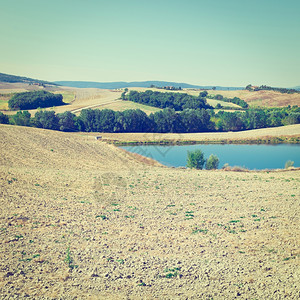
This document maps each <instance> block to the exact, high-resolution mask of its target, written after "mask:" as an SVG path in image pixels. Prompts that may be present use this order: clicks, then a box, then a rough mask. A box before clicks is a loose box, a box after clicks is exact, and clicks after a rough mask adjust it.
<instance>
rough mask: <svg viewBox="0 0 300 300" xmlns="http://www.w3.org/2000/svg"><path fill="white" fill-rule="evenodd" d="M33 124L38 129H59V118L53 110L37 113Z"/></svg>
mask: <svg viewBox="0 0 300 300" xmlns="http://www.w3.org/2000/svg"><path fill="white" fill-rule="evenodd" d="M33 123H34V125H35V126H36V127H39V128H44V129H52V130H57V129H58V118H57V116H56V115H55V112H54V111H53V110H51V111H49V110H44V111H43V110H41V111H38V112H36V114H35V116H34V119H33Z"/></svg>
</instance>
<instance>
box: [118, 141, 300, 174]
mask: <svg viewBox="0 0 300 300" xmlns="http://www.w3.org/2000/svg"><path fill="white" fill-rule="evenodd" d="M121 148H123V149H125V150H127V151H130V152H134V153H138V154H141V155H143V156H147V157H150V158H153V159H155V160H157V161H159V162H160V163H162V164H164V165H166V166H173V167H180V166H182V167H185V166H186V159H187V151H193V150H195V149H200V150H201V151H202V152H203V153H204V157H205V158H208V157H209V156H210V154H214V155H217V156H218V158H219V160H220V163H219V168H222V167H223V166H224V164H225V163H228V164H229V165H230V166H232V167H233V166H240V167H244V168H247V169H249V170H255V169H256V170H263V169H283V168H284V165H285V163H286V161H288V160H291V161H294V167H300V145H298V144H279V145H234V144H225V145H222V144H208V145H199V144H198V145H184V146H158V145H149V146H144V145H143V146H123V147H121Z"/></svg>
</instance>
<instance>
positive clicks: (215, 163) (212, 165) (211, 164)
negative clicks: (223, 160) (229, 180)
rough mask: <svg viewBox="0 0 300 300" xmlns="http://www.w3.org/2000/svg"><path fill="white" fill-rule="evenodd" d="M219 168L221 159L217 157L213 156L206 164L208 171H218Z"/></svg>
mask: <svg viewBox="0 0 300 300" xmlns="http://www.w3.org/2000/svg"><path fill="white" fill-rule="evenodd" d="M218 167H219V158H218V157H217V156H216V155H214V154H211V155H210V156H209V158H208V159H207V161H206V164H205V168H206V170H213V169H218Z"/></svg>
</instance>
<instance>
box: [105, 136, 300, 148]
mask: <svg viewBox="0 0 300 300" xmlns="http://www.w3.org/2000/svg"><path fill="white" fill-rule="evenodd" d="M101 140H102V141H103V142H106V143H108V144H114V145H116V146H130V145H161V146H163V145H196V144H257V145H260V144H270V145H277V144H300V136H298V135H296V136H280V137H260V138H254V139H211V140H210V139H208V140H172V139H167V140H155V141H153V140H152V141H151V140H140V141H125V140H123V141H120V140H114V139H108V138H104V139H101Z"/></svg>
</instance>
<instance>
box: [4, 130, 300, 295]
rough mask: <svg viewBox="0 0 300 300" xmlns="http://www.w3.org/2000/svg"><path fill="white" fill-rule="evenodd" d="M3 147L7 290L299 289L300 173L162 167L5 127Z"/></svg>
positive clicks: (79, 141) (90, 142) (66, 138)
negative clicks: (213, 170) (212, 170)
mask: <svg viewBox="0 0 300 300" xmlns="http://www.w3.org/2000/svg"><path fill="white" fill-rule="evenodd" d="M0 151H1V156H0V186H1V189H0V201H1V204H2V205H1V211H0V220H1V225H0V228H1V231H0V233H1V240H0V243H1V247H0V252H1V255H0V295H1V297H4V295H8V296H12V295H18V296H19V297H21V298H23V297H24V296H26V295H28V296H30V297H31V298H37V297H42V298H65V299H67V298H70V299H71V298H74V297H79V298H81V299H85V298H89V297H94V298H95V299H107V298H109V299H110V298H112V299H124V298H128V299H141V298H147V299H150V298H151V299H152V298H157V299H166V298H173V299H174V298H178V299H179V298H183V297H185V298H195V299H208V298H214V299H233V298H235V297H236V296H240V298H241V299H254V298H258V299H262V298H264V299H270V298H272V297H274V294H276V297H278V298H283V297H285V296H286V297H288V298H290V299H296V298H297V293H298V291H299V287H300V286H299V280H298V279H299V278H298V277H299V262H298V260H299V246H300V245H299V240H300V239H299V217H298V216H299V196H300V195H299V182H300V173H299V171H290V172H272V173H263V172H258V173H256V172H250V173H233V172H224V171H215V172H211V171H195V170H184V169H169V168H165V167H159V166H157V167H156V166H150V165H148V164H145V163H142V162H139V161H137V160H136V159H135V158H134V157H132V156H131V155H129V154H127V153H126V152H124V151H121V150H119V149H117V148H115V147H114V146H112V145H107V144H105V143H103V142H99V141H96V140H95V139H94V137H93V136H90V135H81V134H67V133H62V132H53V131H47V130H41V129H36V128H25V127H13V126H5V125H0ZM104 216H105V217H104ZM68 249H69V255H68ZM142 283H144V284H145V286H143V284H142Z"/></svg>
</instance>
